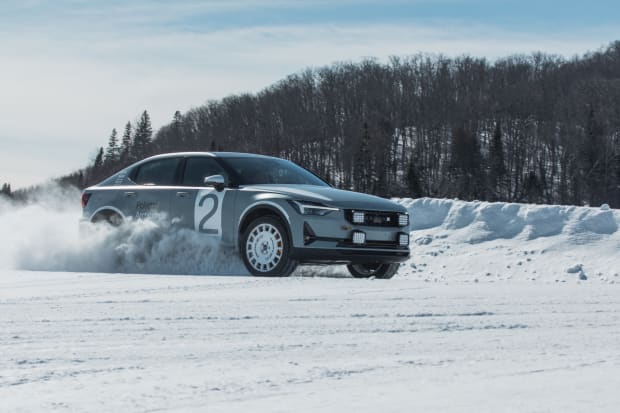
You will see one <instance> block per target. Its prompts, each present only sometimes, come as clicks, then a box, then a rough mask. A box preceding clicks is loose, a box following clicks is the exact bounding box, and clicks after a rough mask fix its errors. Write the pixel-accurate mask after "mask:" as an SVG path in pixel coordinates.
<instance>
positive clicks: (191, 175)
mask: <svg viewBox="0 0 620 413" xmlns="http://www.w3.org/2000/svg"><path fill="white" fill-rule="evenodd" d="M212 175H222V176H223V177H224V179H225V180H226V181H228V175H227V174H226V172H225V171H224V169H223V168H222V167H221V166H220V164H219V163H217V161H216V160H215V159H213V158H206V157H200V158H188V159H187V162H185V174H184V175H183V186H204V179H205V178H206V177H207V176H212Z"/></svg>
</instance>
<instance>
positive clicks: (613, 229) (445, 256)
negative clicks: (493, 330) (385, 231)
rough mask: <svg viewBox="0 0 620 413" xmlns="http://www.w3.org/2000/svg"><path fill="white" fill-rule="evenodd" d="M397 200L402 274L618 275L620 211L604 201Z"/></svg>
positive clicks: (473, 277)
mask: <svg viewBox="0 0 620 413" xmlns="http://www.w3.org/2000/svg"><path fill="white" fill-rule="evenodd" d="M396 201H397V202H399V203H400V204H402V205H404V206H405V207H406V208H407V209H408V210H409V213H410V214H411V224H412V232H411V240H412V259H411V260H410V262H409V263H408V265H407V266H406V269H404V270H403V269H401V274H403V275H417V276H418V277H421V278H423V279H425V280H427V281H446V280H448V279H462V280H465V281H474V282H479V281H482V280H489V281H494V280H504V279H510V278H517V279H527V280H533V281H535V280H537V279H540V280H542V281H554V282H555V281H558V282H563V281H568V280H581V281H585V280H587V279H588V275H587V274H589V275H590V276H592V275H595V276H596V277H595V278H596V279H597V280H600V281H605V282H610V283H612V282H616V281H620V279H619V278H618V277H619V275H618V274H619V273H620V254H618V253H619V252H620V231H619V230H618V224H619V223H620V211H618V210H613V209H610V208H609V206H608V205H603V206H601V207H600V208H589V207H575V206H560V205H528V204H513V203H503V202H498V203H490V202H478V201H475V202H465V201H458V200H449V199H431V198H420V199H415V200H413V199H407V198H403V199H396ZM567 268H569V269H570V271H568V270H567ZM586 271H587V274H586Z"/></svg>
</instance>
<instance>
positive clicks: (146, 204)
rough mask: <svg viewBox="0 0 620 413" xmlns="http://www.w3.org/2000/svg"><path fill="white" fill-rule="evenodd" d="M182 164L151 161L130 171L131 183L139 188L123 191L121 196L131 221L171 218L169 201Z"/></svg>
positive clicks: (174, 160)
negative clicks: (132, 219) (134, 219)
mask: <svg viewBox="0 0 620 413" xmlns="http://www.w3.org/2000/svg"><path fill="white" fill-rule="evenodd" d="M182 160H183V158H181V157H174V158H162V159H154V160H152V161H149V162H146V163H143V164H141V165H139V166H138V167H137V168H136V169H135V170H134V171H133V173H132V175H131V179H132V180H133V181H134V182H135V183H136V184H138V185H136V186H135V187H131V188H128V189H126V190H125V191H124V194H123V196H124V197H125V200H126V205H127V206H128V207H129V210H130V211H132V215H133V217H134V218H136V219H145V218H156V217H158V216H161V217H169V216H170V212H171V211H170V199H171V197H172V194H173V192H175V190H176V187H175V183H176V182H177V181H178V176H179V173H180V171H181V170H180V168H181V165H182ZM134 188H135V189H134Z"/></svg>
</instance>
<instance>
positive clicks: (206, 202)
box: [194, 189, 224, 237]
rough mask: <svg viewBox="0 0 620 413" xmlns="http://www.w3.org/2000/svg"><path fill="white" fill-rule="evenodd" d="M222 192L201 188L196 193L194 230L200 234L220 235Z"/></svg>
mask: <svg viewBox="0 0 620 413" xmlns="http://www.w3.org/2000/svg"><path fill="white" fill-rule="evenodd" d="M223 198H224V193H223V192H218V191H216V190H215V189H202V190H200V191H198V194H197V195H196V207H195V208H194V211H195V212H194V223H195V225H196V231H198V232H200V233H201V234H207V235H215V236H220V237H221V236H222V231H221V230H222V208H220V207H221V203H222V199H223Z"/></svg>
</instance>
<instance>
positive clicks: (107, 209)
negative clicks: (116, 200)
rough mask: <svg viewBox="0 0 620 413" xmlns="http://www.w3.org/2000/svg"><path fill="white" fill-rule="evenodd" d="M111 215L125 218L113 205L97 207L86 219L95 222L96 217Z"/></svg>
mask: <svg viewBox="0 0 620 413" xmlns="http://www.w3.org/2000/svg"><path fill="white" fill-rule="evenodd" d="M113 215H118V216H120V217H121V219H122V220H125V215H124V214H123V213H122V212H121V210H120V209H118V208H115V207H113V206H103V207H101V208H98V209H97V210H95V212H93V213H92V214H91V216H90V218H89V219H88V220H89V221H90V222H95V220H96V219H97V218H98V217H102V218H106V219H107V218H109V217H111V216H113Z"/></svg>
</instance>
